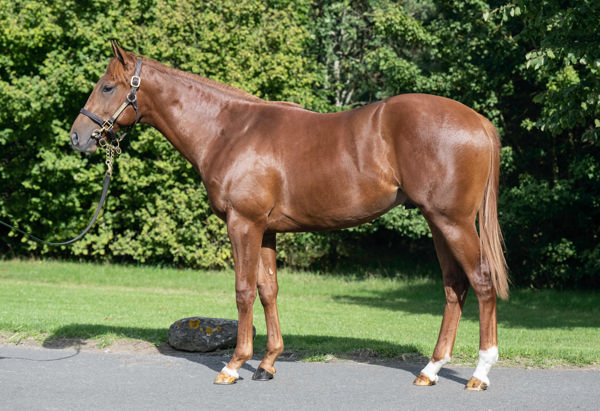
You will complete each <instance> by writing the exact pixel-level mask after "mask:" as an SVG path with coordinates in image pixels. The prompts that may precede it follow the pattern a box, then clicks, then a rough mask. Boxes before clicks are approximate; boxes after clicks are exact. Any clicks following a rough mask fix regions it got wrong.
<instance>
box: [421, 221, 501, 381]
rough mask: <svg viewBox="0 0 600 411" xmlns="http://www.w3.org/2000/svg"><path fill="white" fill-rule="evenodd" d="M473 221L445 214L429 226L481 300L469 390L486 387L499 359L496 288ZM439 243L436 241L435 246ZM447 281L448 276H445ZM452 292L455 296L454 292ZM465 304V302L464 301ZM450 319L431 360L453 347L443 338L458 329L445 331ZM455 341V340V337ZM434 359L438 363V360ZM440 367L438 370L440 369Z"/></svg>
mask: <svg viewBox="0 0 600 411" xmlns="http://www.w3.org/2000/svg"><path fill="white" fill-rule="evenodd" d="M474 220H475V218H474V216H473V217H469V218H457V219H450V218H449V217H444V216H438V217H437V218H428V221H430V225H431V226H435V227H437V228H436V230H439V232H440V233H441V234H442V236H443V237H444V241H445V243H446V244H447V249H448V250H449V251H450V253H451V255H452V256H453V257H454V260H455V261H456V263H458V265H459V266H460V267H461V268H462V271H463V272H464V273H465V274H466V276H467V278H468V280H469V284H470V285H471V287H472V288H473V291H474V292H475V295H476V296H477V300H478V302H479V363H478V365H477V369H476V370H475V373H474V374H473V378H471V380H470V381H469V382H468V383H467V386H466V387H465V388H466V389H469V390H485V389H486V388H487V387H488V385H489V379H488V377H487V374H488V372H489V371H490V369H491V367H492V365H493V364H494V363H495V362H496V361H497V360H498V335H497V319H496V291H495V289H494V286H493V284H492V281H491V277H490V273H489V269H487V264H486V263H485V261H484V262H483V264H482V262H481V258H480V257H481V254H480V242H479V236H478V235H477V230H476V229H475V221H474ZM432 231H435V230H432ZM438 242H439V241H438ZM438 242H436V247H437V245H438ZM444 281H445V282H446V278H444ZM446 292H447V293H448V287H447V285H446ZM447 295H448V294H447ZM450 295H451V296H452V293H451V294H450ZM459 303H460V299H459ZM462 303H463V304H464V300H463V301H462ZM451 318H452V316H451V317H450V318H449V319H448V321H446V315H444V320H443V321H442V330H441V331H440V339H441V341H440V340H438V344H437V345H436V348H435V351H434V357H433V359H432V360H439V356H440V355H443V354H444V353H445V352H449V351H448V347H450V348H451V344H449V343H448V342H444V339H443V338H442V336H443V335H445V334H448V335H454V336H455V335H456V330H454V331H453V332H450V331H448V330H444V327H445V326H446V324H448V326H449V328H448V329H449V330H450V329H451V327H450V326H451V325H452V322H451ZM453 343H454V339H452V344H453ZM444 358H445V357H444ZM441 361H444V359H443V358H442V359H441ZM432 362H434V363H435V361H432ZM426 368H427V367H426ZM437 370H438V371H439V369H437Z"/></svg>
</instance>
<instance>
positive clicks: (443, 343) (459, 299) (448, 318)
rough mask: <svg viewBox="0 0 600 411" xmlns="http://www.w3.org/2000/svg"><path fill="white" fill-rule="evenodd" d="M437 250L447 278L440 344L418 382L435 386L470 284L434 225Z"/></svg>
mask: <svg viewBox="0 0 600 411" xmlns="http://www.w3.org/2000/svg"><path fill="white" fill-rule="evenodd" d="M431 231H432V234H433V240H434V243H435V249H436V252H437V255H438V260H439V262H440V266H441V267H442V274H443V278H444V291H445V293H446V307H445V308H444V317H443V319H442V326H441V328H440V334H439V337H438V341H437V344H436V346H435V349H434V351H433V356H432V357H431V361H430V362H429V364H427V366H426V367H425V368H424V369H423V370H422V371H421V373H420V374H419V375H418V377H417V378H416V379H415V381H414V384H415V385H421V386H423V385H433V384H435V383H436V382H437V380H438V376H437V374H438V372H439V371H440V369H441V368H442V367H443V366H444V365H445V364H447V363H448V362H449V361H450V357H451V356H452V349H453V348H454V341H455V340H456V332H457V330H458V323H459V322H460V317H461V315H462V309H463V306H464V304H465V300H466V296H467V291H468V289H469V281H468V278H467V276H466V275H465V273H464V271H463V270H462V268H461V267H460V265H459V264H458V263H457V262H456V259H455V258H454V256H453V255H452V252H451V250H450V248H449V247H448V244H447V243H446V240H445V238H444V236H443V235H442V233H441V232H440V231H439V230H438V229H437V228H436V227H435V226H433V225H431Z"/></svg>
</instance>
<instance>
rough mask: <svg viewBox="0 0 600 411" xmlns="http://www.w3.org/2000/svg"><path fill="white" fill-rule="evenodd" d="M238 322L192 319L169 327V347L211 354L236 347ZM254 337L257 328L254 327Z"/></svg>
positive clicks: (177, 322)
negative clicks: (211, 352) (218, 350)
mask: <svg viewBox="0 0 600 411" xmlns="http://www.w3.org/2000/svg"><path fill="white" fill-rule="evenodd" d="M237 330H238V322H237V321H236V320H228V319H224V318H206V317H191V318H184V319H182V320H179V321H176V322H175V323H173V324H172V325H171V327H169V345H170V346H171V347H173V348H175V349H176V350H182V351H194V352H210V351H214V350H217V349H221V348H230V347H235V344H236V342H237ZM252 331H253V336H256V328H254V327H253V330H252Z"/></svg>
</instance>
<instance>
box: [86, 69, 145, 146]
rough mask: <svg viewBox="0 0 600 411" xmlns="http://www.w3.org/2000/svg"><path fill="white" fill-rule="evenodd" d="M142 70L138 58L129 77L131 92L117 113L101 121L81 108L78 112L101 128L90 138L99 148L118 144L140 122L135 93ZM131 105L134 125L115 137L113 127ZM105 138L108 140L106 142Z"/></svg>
mask: <svg viewBox="0 0 600 411" xmlns="http://www.w3.org/2000/svg"><path fill="white" fill-rule="evenodd" d="M141 70H142V59H141V58H139V57H138V59H137V65H136V66H135V73H134V75H133V77H131V82H130V84H131V92H130V93H129V94H128V95H127V98H126V99H125V101H124V102H123V104H121V105H120V106H119V108H118V109H117V111H115V113H114V114H113V115H112V116H111V117H110V118H109V119H108V120H103V119H102V118H100V117H99V116H97V115H96V114H94V113H92V112H90V111H88V110H86V109H85V108H82V109H81V110H80V111H79V112H80V113H81V114H83V115H85V116H87V117H89V118H90V119H91V120H92V121H93V122H94V123H96V124H98V125H99V126H100V127H101V128H99V129H96V130H94V131H93V132H92V138H93V139H94V140H96V141H97V142H98V144H99V145H100V146H101V147H105V146H107V145H110V144H115V143H118V142H120V141H121V140H123V139H124V138H125V136H126V135H127V133H128V132H129V130H131V129H132V128H133V126H135V125H136V124H137V123H138V122H139V120H140V113H139V111H138V104H137V98H136V95H135V93H136V92H137V90H138V89H139V88H140V84H141V81H142V80H141V79H140V71H141ZM129 105H131V106H132V107H133V108H134V109H135V123H133V124H132V125H131V126H129V127H128V128H127V129H126V130H125V131H124V132H123V133H121V135H119V136H117V134H116V133H115V130H114V125H115V122H116V121H117V119H118V118H119V116H120V115H121V114H122V113H123V111H125V109H126V108H127V107H128V106H129ZM107 137H108V138H109V140H110V141H109V140H107Z"/></svg>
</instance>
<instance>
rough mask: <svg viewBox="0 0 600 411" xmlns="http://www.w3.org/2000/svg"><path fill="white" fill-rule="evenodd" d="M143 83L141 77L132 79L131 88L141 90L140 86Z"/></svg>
mask: <svg viewBox="0 0 600 411" xmlns="http://www.w3.org/2000/svg"><path fill="white" fill-rule="evenodd" d="M141 83H142V79H141V78H140V76H133V77H131V87H135V88H140V84H141Z"/></svg>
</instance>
